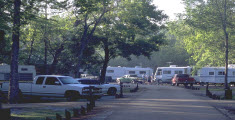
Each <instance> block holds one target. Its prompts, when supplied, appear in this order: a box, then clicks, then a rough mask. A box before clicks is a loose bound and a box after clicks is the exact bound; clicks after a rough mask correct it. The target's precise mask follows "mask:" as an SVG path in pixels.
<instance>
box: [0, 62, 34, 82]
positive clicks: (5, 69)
mask: <svg viewBox="0 0 235 120" xmlns="http://www.w3.org/2000/svg"><path fill="white" fill-rule="evenodd" d="M10 71H11V70H10V65H7V64H0V81H7V80H9V79H10ZM18 73H19V79H20V81H32V80H33V78H34V77H35V76H36V70H35V66H33V65H19V66H18Z"/></svg>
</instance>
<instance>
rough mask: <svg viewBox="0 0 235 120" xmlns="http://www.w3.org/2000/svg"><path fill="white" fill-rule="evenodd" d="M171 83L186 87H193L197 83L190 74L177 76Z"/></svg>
mask: <svg viewBox="0 0 235 120" xmlns="http://www.w3.org/2000/svg"><path fill="white" fill-rule="evenodd" d="M171 82H172V85H173V86H174V85H177V86H179V84H183V85H185V86H187V85H188V84H190V85H191V86H192V85H193V84H194V83H195V79H194V78H193V77H190V75H188V74H175V75H174V77H173V78H172V80H171Z"/></svg>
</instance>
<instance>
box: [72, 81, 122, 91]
mask: <svg viewBox="0 0 235 120" xmlns="http://www.w3.org/2000/svg"><path fill="white" fill-rule="evenodd" d="M76 80H77V81H78V82H79V83H80V84H83V85H92V86H95V87H98V88H102V93H103V94H108V95H116V94H117V93H120V85H115V84H102V83H100V81H99V80H96V79H89V78H76Z"/></svg>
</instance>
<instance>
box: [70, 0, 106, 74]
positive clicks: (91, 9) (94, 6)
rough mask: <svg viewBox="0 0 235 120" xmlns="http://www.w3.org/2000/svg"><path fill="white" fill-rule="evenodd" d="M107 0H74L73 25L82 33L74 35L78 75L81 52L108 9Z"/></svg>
mask: <svg viewBox="0 0 235 120" xmlns="http://www.w3.org/2000/svg"><path fill="white" fill-rule="evenodd" d="M108 4H109V0H98V1H94V0H81V1H74V7H75V9H74V14H75V15H76V17H77V20H76V22H75V27H80V28H81V29H79V30H82V33H81V34H80V35H79V36H78V37H76V40H77V41H79V42H77V47H78V52H77V57H78V61H77V65H76V66H77V68H76V71H77V75H76V77H80V73H79V70H80V68H81V63H82V58H83V52H84V50H85V48H86V47H87V45H88V44H89V41H90V40H91V38H92V36H93V34H94V32H95V30H96V27H97V26H98V25H99V24H100V22H101V20H102V18H103V16H104V14H105V13H106V12H107V11H108V8H107V7H108V6H107V5H108ZM81 18H82V19H81Z"/></svg>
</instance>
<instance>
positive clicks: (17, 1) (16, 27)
mask: <svg viewBox="0 0 235 120" xmlns="http://www.w3.org/2000/svg"><path fill="white" fill-rule="evenodd" d="M20 6H21V0H14V14H13V32H12V42H13V43H12V56H11V73H10V87H9V93H8V99H9V103H11V104H12V103H15V102H17V101H16V100H18V97H19V83H18V81H19V74H18V55H19V36H20Z"/></svg>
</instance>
